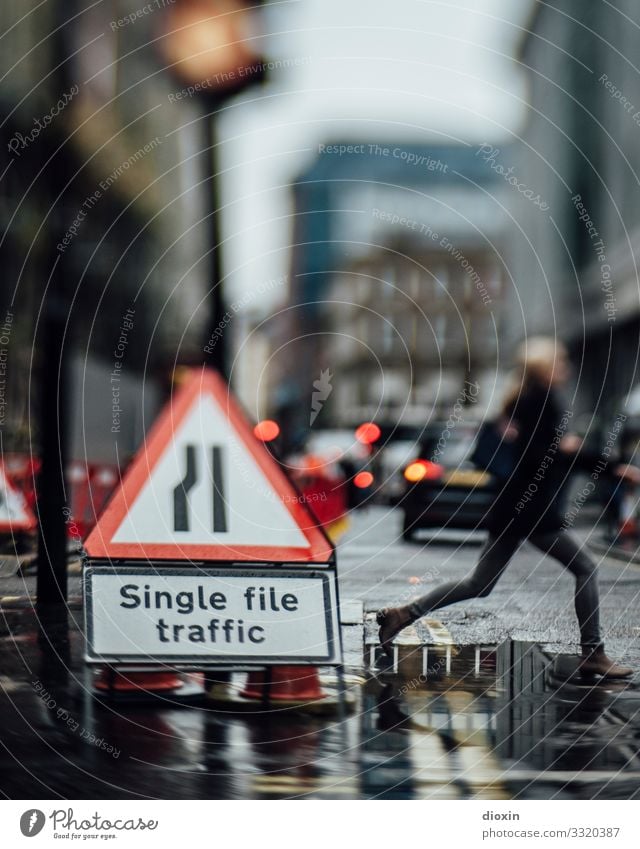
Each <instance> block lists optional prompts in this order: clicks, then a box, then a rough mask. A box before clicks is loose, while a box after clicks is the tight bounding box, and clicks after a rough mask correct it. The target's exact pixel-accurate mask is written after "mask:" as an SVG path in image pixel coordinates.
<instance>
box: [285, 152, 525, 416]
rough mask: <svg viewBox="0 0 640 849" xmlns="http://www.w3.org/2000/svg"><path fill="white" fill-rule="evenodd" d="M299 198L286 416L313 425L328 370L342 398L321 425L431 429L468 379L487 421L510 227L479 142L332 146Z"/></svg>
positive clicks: (496, 377)
mask: <svg viewBox="0 0 640 849" xmlns="http://www.w3.org/2000/svg"><path fill="white" fill-rule="evenodd" d="M293 191H294V194H295V201H296V204H295V205H296V213H295V227H294V237H293V253H292V273H291V285H290V301H291V305H290V309H289V311H288V323H287V327H286V332H285V333H284V334H283V336H282V340H281V345H280V348H279V353H278V356H277V357H274V368H275V369H276V370H277V374H278V378H277V380H276V381H275V382H276V383H277V384H278V385H279V386H280V387H286V392H287V397H286V398H283V397H281V398H280V401H281V402H282V404H281V407H280V408H279V409H276V410H275V414H276V415H280V417H281V418H282V419H285V420H286V421H287V422H288V423H289V425H290V427H291V429H292V430H296V432H303V431H304V430H305V429H307V430H308V428H309V423H310V422H309V408H310V402H311V395H312V392H313V388H314V387H313V383H314V381H315V380H317V379H319V377H320V375H321V373H324V374H325V375H327V373H328V374H329V375H331V391H330V394H328V397H327V401H326V404H325V405H324V407H323V409H322V413H321V416H320V415H319V416H318V417H317V419H316V422H317V423H316V424H315V425H314V426H316V427H330V426H334V427H335V426H351V425H353V424H357V423H358V422H359V421H362V420H363V419H375V420H376V421H378V422H380V423H381V424H384V425H391V426H393V425H396V424H420V425H424V424H425V422H426V421H427V420H428V419H429V418H433V417H437V416H440V415H443V414H445V413H446V414H447V415H448V414H449V411H450V409H451V407H452V406H453V405H454V404H455V403H456V400H457V399H458V397H459V396H460V395H461V393H464V390H465V385H466V383H465V382H466V381H472V382H474V383H475V382H478V383H479V385H480V390H479V394H478V397H477V399H474V402H475V403H477V405H478V406H477V407H476V408H475V409H476V411H477V414H480V412H481V410H482V409H483V407H484V406H486V405H487V404H489V403H491V400H492V398H493V396H494V394H495V387H496V383H497V382H499V381H500V379H501V374H502V368H501V364H500V362H499V351H500V344H499V343H500V334H501V322H502V302H503V297H504V291H505V288H506V286H507V284H508V281H507V274H506V270H505V264H504V260H503V257H502V251H503V250H504V241H505V238H506V237H507V234H508V232H509V225H510V222H509V216H508V212H507V210H506V201H507V196H508V186H506V185H505V184H504V181H503V180H501V179H500V178H499V177H498V176H497V174H496V172H495V170H494V169H492V168H491V165H490V163H488V162H487V161H486V158H485V157H484V156H483V150H482V146H481V145H470V144H467V145H451V146H442V145H440V146H439V145H424V146H418V145H402V144H400V143H397V144H393V143H385V144H382V143H381V144H377V143H368V142H361V143H348V142H334V143H327V144H326V145H320V146H319V150H318V156H317V158H316V160H315V162H314V163H313V164H312V165H311V167H310V168H309V169H308V170H307V171H306V172H305V173H304V174H302V175H300V177H299V178H298V179H297V180H296V182H295V184H294V186H293ZM281 391H283V390H281ZM474 391H475V390H474Z"/></svg>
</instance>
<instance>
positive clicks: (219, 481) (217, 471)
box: [212, 445, 227, 534]
mask: <svg viewBox="0 0 640 849" xmlns="http://www.w3.org/2000/svg"><path fill="white" fill-rule="evenodd" d="M212 454H213V532H214V533H220V534H226V533H227V514H226V507H225V499H224V471H223V468H222V449H221V448H220V446H219V445H214V446H213V448H212Z"/></svg>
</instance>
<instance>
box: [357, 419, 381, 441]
mask: <svg viewBox="0 0 640 849" xmlns="http://www.w3.org/2000/svg"><path fill="white" fill-rule="evenodd" d="M381 435H382V431H381V430H380V428H379V427H378V425H377V424H375V422H364V423H363V424H361V425H360V426H359V427H357V428H356V439H357V440H358V442H361V443H362V444H363V445H373V444H374V443H375V442H377V441H378V440H379V439H380V436H381Z"/></svg>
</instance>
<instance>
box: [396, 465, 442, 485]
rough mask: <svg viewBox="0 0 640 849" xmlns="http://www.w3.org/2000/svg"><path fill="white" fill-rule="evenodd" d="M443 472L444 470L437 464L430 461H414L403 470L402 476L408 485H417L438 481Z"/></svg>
mask: <svg viewBox="0 0 640 849" xmlns="http://www.w3.org/2000/svg"><path fill="white" fill-rule="evenodd" d="M443 472H444V468H443V467H442V466H441V465H440V464H439V463H432V462H431V460H415V462H413V463H410V464H409V465H408V466H407V468H406V469H405V470H404V476H405V478H406V479H407V480H408V481H409V483H418V481H436V480H439V479H440V478H441V477H442V474H443Z"/></svg>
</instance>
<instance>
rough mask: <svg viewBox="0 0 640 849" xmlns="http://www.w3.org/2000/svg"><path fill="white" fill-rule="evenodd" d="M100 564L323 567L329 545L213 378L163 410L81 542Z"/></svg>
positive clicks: (191, 379) (194, 383)
mask: <svg viewBox="0 0 640 849" xmlns="http://www.w3.org/2000/svg"><path fill="white" fill-rule="evenodd" d="M85 549H86V552H87V554H88V555H89V556H90V557H94V558H104V557H106V558H110V559H123V558H144V559H147V560H158V559H160V560H185V559H187V560H210V561H211V560H213V561H219V560H224V561H227V562H245V563H246V562H254V563H255V562H265V561H266V562H300V563H310V562H312V563H326V562H328V561H329V560H331V559H332V556H333V547H332V545H331V543H330V542H329V540H328V538H327V537H326V536H325V534H324V533H323V532H322V531H321V530H320V529H319V528H318V526H317V523H316V521H315V519H314V518H313V517H312V516H311V514H310V512H309V511H308V509H307V508H306V505H305V504H304V502H303V501H302V500H301V499H300V496H299V494H298V493H297V492H296V491H295V489H294V488H293V487H292V485H291V484H290V483H289V481H288V479H287V477H286V476H285V474H284V473H283V471H282V469H281V468H280V466H279V465H278V464H277V463H276V461H275V460H274V459H273V458H272V457H271V455H270V454H269V452H268V451H267V450H266V448H265V447H264V445H263V444H262V443H261V442H259V441H258V440H257V439H256V437H255V436H254V435H253V432H252V429H251V427H250V425H249V424H248V423H247V421H246V419H245V417H244V415H243V413H242V412H241V411H240V408H239V407H238V405H237V403H236V402H235V400H234V398H233V397H232V395H231V392H230V390H229V388H228V386H227V384H226V383H225V382H224V381H223V380H222V378H220V377H219V376H218V375H217V374H216V373H215V372H212V371H210V370H207V369H193V370H192V371H191V372H189V374H188V377H187V379H186V381H185V383H184V384H183V386H182V387H181V388H180V389H179V390H178V392H177V393H176V394H175V395H174V396H173V398H172V399H171V400H170V401H169V402H168V403H167V406H166V407H165V409H164V410H163V411H162V413H161V414H160V417H159V418H158V420H157V422H156V423H155V424H154V426H153V427H152V429H151V431H150V433H149V435H148V436H147V438H146V440H145V442H144V443H143V445H142V447H141V448H140V450H139V451H138V454H137V455H136V457H135V459H134V461H133V463H132V465H131V467H130V469H129V470H128V471H127V474H126V475H125V477H124V479H123V481H122V484H121V485H120V486H119V487H118V488H117V489H116V491H115V493H114V495H113V496H112V498H111V500H110V502H109V503H108V505H107V507H106V509H105V510H104V512H103V514H102V515H101V516H100V519H99V520H98V523H97V525H96V526H95V528H94V529H93V531H92V532H91V534H90V535H89V537H88V538H87V540H86V542H85Z"/></svg>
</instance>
